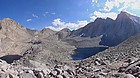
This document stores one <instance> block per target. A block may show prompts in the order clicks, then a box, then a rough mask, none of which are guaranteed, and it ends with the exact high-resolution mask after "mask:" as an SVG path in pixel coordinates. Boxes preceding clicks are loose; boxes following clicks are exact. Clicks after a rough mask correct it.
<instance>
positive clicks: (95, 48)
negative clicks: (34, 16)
mask: <svg viewBox="0 0 140 78" xmlns="http://www.w3.org/2000/svg"><path fill="white" fill-rule="evenodd" d="M0 59H1V60H0V78H140V17H137V16H133V15H131V14H128V13H127V12H121V13H120V14H118V16H117V18H116V19H115V20H113V19H111V18H106V19H102V18H97V19H96V20H95V21H94V22H91V23H89V24H87V25H86V26H84V27H82V28H79V29H77V30H73V31H71V30H69V29H67V28H64V29H62V30H61V31H53V30H51V29H49V28H44V29H42V30H41V31H39V30H30V29H28V28H25V27H24V26H22V25H20V24H19V23H17V22H16V21H14V20H12V19H10V18H4V19H3V20H1V21H0Z"/></svg>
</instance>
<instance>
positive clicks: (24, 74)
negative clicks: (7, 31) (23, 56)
mask: <svg viewBox="0 0 140 78" xmlns="http://www.w3.org/2000/svg"><path fill="white" fill-rule="evenodd" d="M0 78H140V59H138V58H129V59H128V60H124V61H117V62H109V61H102V60H101V59H99V58H96V59H94V60H92V61H81V62H75V63H73V66H69V65H68V64H65V65H61V64H60V65H55V66H54V67H52V68H50V67H48V66H47V65H44V64H42V65H40V67H36V68H31V67H24V66H21V65H17V64H14V63H13V64H7V63H6V62H5V61H3V60H0Z"/></svg>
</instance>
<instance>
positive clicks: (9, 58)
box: [0, 55, 22, 64]
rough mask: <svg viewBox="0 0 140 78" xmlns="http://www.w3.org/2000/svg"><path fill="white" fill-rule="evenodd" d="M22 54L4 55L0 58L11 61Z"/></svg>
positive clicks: (17, 58)
mask: <svg viewBox="0 0 140 78" xmlns="http://www.w3.org/2000/svg"><path fill="white" fill-rule="evenodd" d="M21 57H22V56H20V55H6V56H3V57H0V59H2V60H4V61H6V62H7V63H9V64H10V63H13V61H14V60H19V59H20V58H21Z"/></svg>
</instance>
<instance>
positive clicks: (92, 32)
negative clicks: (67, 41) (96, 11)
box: [70, 12, 140, 46]
mask: <svg viewBox="0 0 140 78" xmlns="http://www.w3.org/2000/svg"><path fill="white" fill-rule="evenodd" d="M139 32H140V18H139V17H137V16H133V15H130V14H128V13H126V12H121V13H120V14H118V16H117V18H116V20H113V19H111V18H107V19H102V18H97V19H96V20H95V21H94V22H91V23H89V24H88V25H86V26H85V27H82V28H80V29H78V30H74V31H72V33H71V35H70V36H81V37H90V38H95V37H97V36H101V35H102V38H101V41H100V44H101V45H107V46H115V45H118V44H119V43H121V42H122V41H124V40H126V39H127V38H129V37H130V36H132V35H135V34H137V33H139Z"/></svg>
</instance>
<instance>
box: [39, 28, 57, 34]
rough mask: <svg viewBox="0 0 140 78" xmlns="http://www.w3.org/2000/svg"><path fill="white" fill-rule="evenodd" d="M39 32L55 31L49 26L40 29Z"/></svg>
mask: <svg viewBox="0 0 140 78" xmlns="http://www.w3.org/2000/svg"><path fill="white" fill-rule="evenodd" d="M41 32H42V33H44V32H55V31H54V30H52V29H50V28H43V29H42V30H41Z"/></svg>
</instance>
